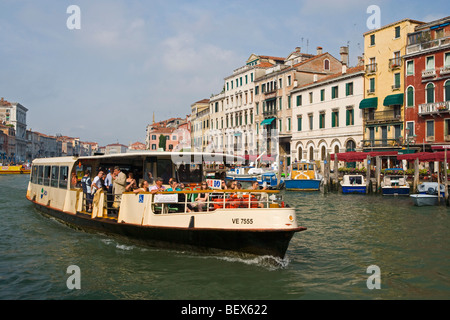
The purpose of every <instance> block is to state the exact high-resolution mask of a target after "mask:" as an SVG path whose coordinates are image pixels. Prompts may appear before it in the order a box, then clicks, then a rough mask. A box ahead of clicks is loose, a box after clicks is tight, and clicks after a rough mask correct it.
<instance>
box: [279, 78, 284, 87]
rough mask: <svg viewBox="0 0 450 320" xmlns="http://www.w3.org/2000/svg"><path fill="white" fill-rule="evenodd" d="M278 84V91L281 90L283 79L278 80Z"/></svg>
mask: <svg viewBox="0 0 450 320" xmlns="http://www.w3.org/2000/svg"><path fill="white" fill-rule="evenodd" d="M278 82H279V84H280V86H279V89H281V88H283V79H281V78H280V79H279V80H278Z"/></svg>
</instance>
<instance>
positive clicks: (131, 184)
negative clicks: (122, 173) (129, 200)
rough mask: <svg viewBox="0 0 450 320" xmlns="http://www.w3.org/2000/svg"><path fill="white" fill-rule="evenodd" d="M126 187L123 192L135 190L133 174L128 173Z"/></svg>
mask: <svg viewBox="0 0 450 320" xmlns="http://www.w3.org/2000/svg"><path fill="white" fill-rule="evenodd" d="M126 181H127V186H126V187H125V191H133V190H134V189H136V188H137V184H136V180H135V179H134V176H133V172H128V178H127V180H126Z"/></svg>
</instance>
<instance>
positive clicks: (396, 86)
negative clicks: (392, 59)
mask: <svg viewBox="0 0 450 320" xmlns="http://www.w3.org/2000/svg"><path fill="white" fill-rule="evenodd" d="M393 89H400V73H396V74H394V87H393Z"/></svg>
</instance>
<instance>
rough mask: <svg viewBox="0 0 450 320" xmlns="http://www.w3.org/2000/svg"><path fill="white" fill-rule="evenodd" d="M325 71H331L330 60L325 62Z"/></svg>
mask: <svg viewBox="0 0 450 320" xmlns="http://www.w3.org/2000/svg"><path fill="white" fill-rule="evenodd" d="M323 69H324V70H330V60H328V59H325V60H324V61H323Z"/></svg>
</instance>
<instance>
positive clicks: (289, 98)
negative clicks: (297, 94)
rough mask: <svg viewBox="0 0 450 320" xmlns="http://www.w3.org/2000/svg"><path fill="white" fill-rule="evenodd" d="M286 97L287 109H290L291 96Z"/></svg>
mask: <svg viewBox="0 0 450 320" xmlns="http://www.w3.org/2000/svg"><path fill="white" fill-rule="evenodd" d="M287 99H288V109H290V108H291V96H288V97H287Z"/></svg>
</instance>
